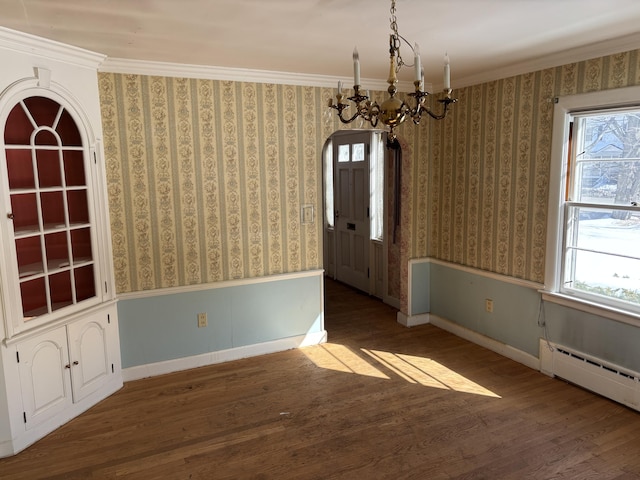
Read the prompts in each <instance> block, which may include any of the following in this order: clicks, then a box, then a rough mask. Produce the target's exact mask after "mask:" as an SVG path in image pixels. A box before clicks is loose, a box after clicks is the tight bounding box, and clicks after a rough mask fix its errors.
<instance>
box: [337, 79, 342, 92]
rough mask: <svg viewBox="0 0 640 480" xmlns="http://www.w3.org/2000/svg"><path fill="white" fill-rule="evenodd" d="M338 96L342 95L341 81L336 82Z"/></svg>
mask: <svg viewBox="0 0 640 480" xmlns="http://www.w3.org/2000/svg"><path fill="white" fill-rule="evenodd" d="M338 95H342V81H340V80H338Z"/></svg>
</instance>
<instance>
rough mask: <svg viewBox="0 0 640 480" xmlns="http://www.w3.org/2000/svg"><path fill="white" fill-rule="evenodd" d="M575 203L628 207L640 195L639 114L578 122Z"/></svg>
mask: <svg viewBox="0 0 640 480" xmlns="http://www.w3.org/2000/svg"><path fill="white" fill-rule="evenodd" d="M576 125H577V127H578V135H577V145H576V156H575V171H574V174H573V177H574V178H573V182H574V188H573V192H574V200H576V201H579V202H593V203H601V204H616V205H630V204H631V202H632V201H635V202H637V201H638V195H639V193H640V181H639V178H640V111H633V110H627V111H616V112H610V113H603V114H598V115H585V116H582V117H578V118H577V122H576Z"/></svg>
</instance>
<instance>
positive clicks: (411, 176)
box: [99, 73, 428, 304]
mask: <svg viewBox="0 0 640 480" xmlns="http://www.w3.org/2000/svg"><path fill="white" fill-rule="evenodd" d="M99 87H100V101H101V109H102V121H103V134H104V148H105V156H106V170H107V188H108V195H109V209H110V216H111V231H112V240H113V252H114V268H115V277H116V287H117V291H118V293H125V292H133V291H140V290H149V289H156V288H163V287H173V286H183V285H190V284H199V283H207V282H216V281H221V280H231V279H242V278H249V277H259V276H265V275H272V274H278V273H285V272H295V271H303V270H310V269H316V268H322V248H321V238H322V237H321V233H322V211H323V209H322V190H321V188H322V169H321V166H322V147H323V145H324V143H325V140H326V139H327V138H328V137H329V136H330V135H331V133H333V132H334V131H335V130H337V129H339V128H345V127H344V126H343V125H341V124H340V123H339V122H338V121H337V120H336V119H335V118H333V120H331V121H329V122H328V123H327V122H325V121H323V115H322V114H323V113H324V111H325V109H326V104H327V101H328V99H329V97H330V96H332V95H334V94H335V91H334V90H333V89H330V88H316V87H297V86H286V85H273V84H259V83H243V82H229V81H215V80H200V79H184V78H170V77H151V76H143V75H123V74H113V73H100V74H99ZM373 95H374V98H376V99H378V100H379V101H381V100H382V96H383V95H384V93H383V92H374V93H373ZM349 128H350V127H349ZM420 132H423V134H421V133H420ZM400 135H401V138H402V142H403V147H404V150H405V151H404V155H403V173H402V185H403V189H402V233H401V235H400V237H399V241H398V243H397V244H396V245H392V246H390V264H391V265H392V267H391V268H392V275H391V276H390V277H391V280H392V281H391V283H390V285H389V291H390V292H391V293H392V295H394V296H396V297H397V296H400V297H401V298H402V299H403V301H404V302H405V304H406V284H407V261H408V259H409V258H410V257H411V256H412V255H414V254H415V251H414V250H415V248H414V246H413V245H414V243H416V241H414V237H417V238H418V240H417V243H418V244H419V245H420V248H421V250H422V251H426V228H427V225H426V185H427V174H426V171H427V162H426V157H427V154H428V144H427V141H426V140H427V135H426V128H423V127H420V128H417V129H416V128H415V127H414V126H413V125H410V126H403V128H402V129H400ZM414 151H417V152H418V155H419V158H420V159H421V160H420V161H414V160H413V158H414V155H413V152H414ZM416 179H417V186H418V187H417V189H416V188H414V181H416ZM305 204H310V205H313V206H314V208H315V214H316V218H315V222H314V223H313V224H302V223H301V215H300V214H301V212H300V207H301V206H302V205H305ZM416 208H417V210H416ZM416 222H419V226H416V225H415V223H416Z"/></svg>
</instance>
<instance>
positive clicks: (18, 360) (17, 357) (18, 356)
mask: <svg viewBox="0 0 640 480" xmlns="http://www.w3.org/2000/svg"><path fill="white" fill-rule="evenodd" d="M16 361H17V362H18V363H20V352H16Z"/></svg>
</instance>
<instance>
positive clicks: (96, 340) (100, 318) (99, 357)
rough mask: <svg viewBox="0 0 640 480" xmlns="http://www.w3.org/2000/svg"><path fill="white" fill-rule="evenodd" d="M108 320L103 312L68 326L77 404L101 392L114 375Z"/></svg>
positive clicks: (72, 375) (74, 395)
mask: <svg viewBox="0 0 640 480" xmlns="http://www.w3.org/2000/svg"><path fill="white" fill-rule="evenodd" d="M108 318H109V317H108V314H107V313H106V312H104V311H101V312H98V313H96V314H94V315H91V316H89V317H87V318H85V319H83V320H80V321H77V322H74V323H71V324H69V325H68V326H67V329H68V335H69V354H70V357H71V378H72V382H71V383H72V385H73V401H74V402H79V401H80V400H82V399H83V398H85V397H86V396H87V395H89V394H91V393H93V392H95V391H96V390H98V389H99V388H100V387H101V386H102V385H103V383H104V382H105V381H106V380H107V378H108V377H109V375H111V373H112V372H111V363H110V361H109V343H108V327H109V323H108Z"/></svg>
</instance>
